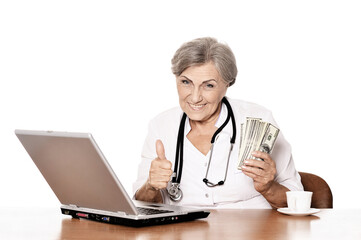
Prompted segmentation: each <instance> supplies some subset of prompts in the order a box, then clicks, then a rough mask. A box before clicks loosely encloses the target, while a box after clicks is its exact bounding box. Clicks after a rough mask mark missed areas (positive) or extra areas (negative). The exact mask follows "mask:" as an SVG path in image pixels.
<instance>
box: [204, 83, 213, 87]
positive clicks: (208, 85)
mask: <svg viewBox="0 0 361 240" xmlns="http://www.w3.org/2000/svg"><path fill="white" fill-rule="evenodd" d="M206 86H207V88H214V85H213V84H210V83H208V84H207V85H206Z"/></svg>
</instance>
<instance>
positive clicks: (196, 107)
mask: <svg viewBox="0 0 361 240" xmlns="http://www.w3.org/2000/svg"><path fill="white" fill-rule="evenodd" d="M188 105H189V106H190V108H191V109H192V110H194V111H200V110H202V109H203V108H204V106H206V105H207V104H206V103H205V104H192V103H188Z"/></svg>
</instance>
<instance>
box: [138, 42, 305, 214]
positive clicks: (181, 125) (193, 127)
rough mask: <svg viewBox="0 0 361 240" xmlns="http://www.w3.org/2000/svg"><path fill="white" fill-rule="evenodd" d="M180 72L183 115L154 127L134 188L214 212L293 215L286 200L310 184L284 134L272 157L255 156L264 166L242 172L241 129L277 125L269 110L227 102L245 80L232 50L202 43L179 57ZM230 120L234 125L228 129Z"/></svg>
mask: <svg viewBox="0 0 361 240" xmlns="http://www.w3.org/2000/svg"><path fill="white" fill-rule="evenodd" d="M172 71H173V73H174V75H175V78H176V84H177V90H178V95H179V105H180V107H177V108H173V109H170V110H168V111H166V112H163V113H161V114H160V115H158V116H157V117H156V118H154V119H153V120H152V121H151V122H150V124H149V132H148V136H147V138H146V140H145V144H144V147H143V152H142V161H141V163H140V165H139V171H138V179H137V181H136V182H135V183H134V186H133V187H134V191H135V199H137V200H142V201H147V202H158V203H167V204H174V205H183V206H197V207H207V208H213V207H214V208H217V207H227V208H271V207H273V208H279V207H285V206H286V205H287V203H286V194H285V192H286V191H290V190H291V191H292V190H302V184H301V182H300V176H299V174H298V173H297V171H296V170H295V166H294V163H293V160H292V155H291V147H290V145H289V144H288V142H287V141H286V140H285V139H284V137H283V135H282V134H281V133H280V134H279V136H278V139H277V141H276V143H275V146H274V149H273V152H272V154H267V153H264V152H260V151H256V152H253V156H254V157H257V158H261V159H263V160H264V161H260V160H256V159H248V160H246V161H245V163H244V164H243V166H242V168H241V169H240V170H239V169H238V168H237V164H238V154H239V146H240V138H241V137H240V135H241V134H240V126H241V124H242V123H244V122H245V121H246V118H247V117H256V118H262V119H263V121H266V122H270V123H272V124H273V125H277V124H276V123H275V121H274V119H273V117H272V114H271V112H270V111H269V110H267V109H265V108H263V107H261V106H259V105H256V104H253V103H249V102H245V101H241V100H233V99H229V98H227V97H225V95H226V93H227V89H228V87H230V86H232V85H233V84H234V83H235V80H236V76H237V67H236V61H235V57H234V55H233V53H232V51H231V49H230V48H229V47H228V46H227V45H225V44H222V43H219V42H217V40H215V39H213V38H199V39H195V40H193V41H190V42H187V43H185V44H183V45H182V46H181V47H180V48H179V49H178V50H177V51H176V53H175V55H174V57H173V59H172ZM227 105H228V107H227ZM229 107H230V108H229ZM229 112H233V115H234V119H235V120H234V122H233V121H226V119H227V118H228V115H229ZM234 123H235V124H234ZM223 125H225V126H223ZM233 125H235V126H233ZM234 129H235V135H236V138H235V144H234V147H233V148H232V149H231V148H230V144H231V143H230V139H231V138H232V136H233V130H234ZM217 130H220V131H217ZM214 135H215V137H214ZM212 137H214V139H215V142H214V148H213V150H214V151H211V146H212V144H211V140H212ZM229 149H231V150H229ZM176 158H177V159H178V161H175V159H176ZM179 158H181V162H179ZM173 172H176V173H175V174H173ZM180 178H181V179H180ZM174 183H180V185H179V188H180V189H181V192H182V194H181V195H178V196H176V197H174V195H173V194H174V191H175V190H178V186H173V184H174ZM176 185H177V184H176ZM174 188H176V189H174ZM179 192H180V191H179ZM179 192H178V193H179Z"/></svg>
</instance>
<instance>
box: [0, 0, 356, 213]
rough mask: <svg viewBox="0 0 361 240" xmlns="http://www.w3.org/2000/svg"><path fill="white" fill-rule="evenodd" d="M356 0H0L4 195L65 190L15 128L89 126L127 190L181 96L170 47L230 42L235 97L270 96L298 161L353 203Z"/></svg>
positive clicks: (32, 198)
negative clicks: (54, 186) (148, 142)
mask: <svg viewBox="0 0 361 240" xmlns="http://www.w3.org/2000/svg"><path fill="white" fill-rule="evenodd" d="M360 12H361V4H360V2H359V1H347V0H342V1H341V0H340V1H332V0H327V1H319V0H312V1H308V0H304V1H289V0H287V1H244V2H241V1H225V0H222V1H209V0H208V1H200V0H197V1H194V0H191V1H184V0H183V1H165V0H164V1H156V0H154V1H147V0H142V1H76V0H72V1H37V0H36V1H16V0H14V1H1V2H0V81H1V84H0V106H1V108H0V114H1V115H0V206H18V205H22V206H58V204H59V202H58V200H57V199H56V197H55V195H54V194H53V193H52V191H51V189H50V188H49V187H48V185H47V183H46V182H45V180H44V179H43V177H42V176H41V174H40V173H39V172H38V170H37V168H36V167H35V165H34V164H33V162H32V161H31V159H30V158H29V156H28V155H27V153H26V152H25V150H24V149H23V147H22V146H21V144H20V142H19V141H18V140H17V138H16V136H15V135H14V129H16V128H19V129H33V130H49V129H51V130H57V131H77V132H91V133H93V136H94V137H95V139H96V140H97V142H98V144H99V145H100V147H101V149H102V150H103V153H104V154H105V155H106V157H107V159H108V161H109V162H110V164H111V165H112V167H113V169H114V171H115V172H116V174H117V175H118V177H119V179H120V180H121V181H122V182H123V184H124V186H125V188H126V190H127V191H128V192H129V193H130V194H131V193H132V183H133V181H134V180H135V178H136V172H137V165H138V163H139V161H140V153H141V148H142V145H143V141H144V138H145V135H146V131H147V124H148V122H149V120H150V119H151V118H152V117H154V116H155V115H157V114H158V113H160V112H162V111H164V110H166V109H168V108H170V107H173V106H177V104H178V99H177V93H176V86H175V80H174V77H173V75H172V73H171V70H170V59H171V58H172V56H173V54H174V52H175V50H176V49H177V48H178V47H179V46H180V45H181V44H182V43H183V42H185V41H188V40H192V39H194V38H197V37H203V36H212V37H216V38H217V39H218V40H220V41H222V42H226V43H227V44H228V45H229V46H230V47H231V48H232V49H233V51H234V54H235V55H236V58H237V65H238V68H239V74H238V77H237V81H236V84H235V85H234V86H232V87H231V88H230V89H229V91H228V94H227V95H228V96H229V97H232V98H238V99H244V100H247V101H252V102H256V103H258V104H261V105H264V106H266V107H267V108H269V109H271V110H272V112H273V114H274V117H275V119H276V120H277V122H278V124H279V125H280V127H281V131H283V133H284V135H285V137H286V138H287V139H288V141H289V142H290V143H291V145H292V147H293V155H294V160H295V163H296V167H297V169H298V170H299V171H305V172H311V173H314V174H317V175H320V176H322V177H323V178H324V179H325V180H326V181H327V182H328V183H329V185H330V187H331V189H332V191H333V194H334V207H335V208H359V204H360V202H361V193H360V191H359V189H360V187H359V186H360V182H361V180H360V177H361V174H360V166H361V157H360V151H359V149H360V141H361V140H360V139H361V130H360V116H361V110H360V106H359V105H360V102H361V97H360V90H361V88H360V85H359V84H358V82H360V80H361V69H360V67H361V44H360V43H361V14H360Z"/></svg>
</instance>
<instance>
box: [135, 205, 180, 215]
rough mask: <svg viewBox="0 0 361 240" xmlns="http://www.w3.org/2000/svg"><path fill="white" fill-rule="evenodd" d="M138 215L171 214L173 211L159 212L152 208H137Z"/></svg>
mask: <svg viewBox="0 0 361 240" xmlns="http://www.w3.org/2000/svg"><path fill="white" fill-rule="evenodd" d="M137 209H138V213H139V214H142V215H153V214H162V213H171V212H173V211H168V210H160V209H154V208H142V207H137Z"/></svg>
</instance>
